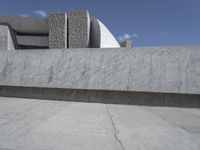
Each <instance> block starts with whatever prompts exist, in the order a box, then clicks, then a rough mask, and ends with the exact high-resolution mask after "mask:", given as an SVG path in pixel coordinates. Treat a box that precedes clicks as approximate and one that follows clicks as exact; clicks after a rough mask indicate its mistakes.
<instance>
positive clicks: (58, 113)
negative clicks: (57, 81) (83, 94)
mask: <svg viewBox="0 0 200 150" xmlns="http://www.w3.org/2000/svg"><path fill="white" fill-rule="evenodd" d="M199 149H200V109H189V108H169V107H143V106H133V105H129V106H128V105H111V104H97V103H78V102H66V101H50V100H35V99H20V98H5V97H0V150H199Z"/></svg>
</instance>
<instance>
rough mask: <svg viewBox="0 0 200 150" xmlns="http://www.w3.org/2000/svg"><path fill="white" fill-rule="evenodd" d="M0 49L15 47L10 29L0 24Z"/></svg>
mask: <svg viewBox="0 0 200 150" xmlns="http://www.w3.org/2000/svg"><path fill="white" fill-rule="evenodd" d="M0 49H3V50H12V49H15V47H14V43H13V40H12V36H11V32H10V29H9V27H8V26H6V25H0Z"/></svg>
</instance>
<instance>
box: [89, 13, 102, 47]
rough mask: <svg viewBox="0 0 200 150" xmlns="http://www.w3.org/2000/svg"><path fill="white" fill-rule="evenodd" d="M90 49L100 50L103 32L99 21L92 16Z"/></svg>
mask: <svg viewBox="0 0 200 150" xmlns="http://www.w3.org/2000/svg"><path fill="white" fill-rule="evenodd" d="M90 20H91V21H90V48H100V44H101V43H100V42H101V31H100V25H99V23H98V20H97V19H96V18H95V17H93V16H90Z"/></svg>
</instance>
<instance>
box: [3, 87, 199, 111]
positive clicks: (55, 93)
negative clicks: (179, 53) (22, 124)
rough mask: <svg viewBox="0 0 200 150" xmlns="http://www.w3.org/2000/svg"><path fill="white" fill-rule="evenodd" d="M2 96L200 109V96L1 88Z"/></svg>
mask: <svg viewBox="0 0 200 150" xmlns="http://www.w3.org/2000/svg"><path fill="white" fill-rule="evenodd" d="M0 96H6V97H20V98H36V99H49V100H61V101H72V102H92V103H106V104H128V105H143V106H170V107H187V108H200V94H172V93H153V92H129V91H103V90H79V89H61V88H33V87H8V86H3V87H2V86H0Z"/></svg>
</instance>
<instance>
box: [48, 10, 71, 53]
mask: <svg viewBox="0 0 200 150" xmlns="http://www.w3.org/2000/svg"><path fill="white" fill-rule="evenodd" d="M48 24H49V48H50V49H54V48H58V49H61V48H67V41H68V37H67V28H68V26H67V14H66V13H51V14H49V17H48Z"/></svg>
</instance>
